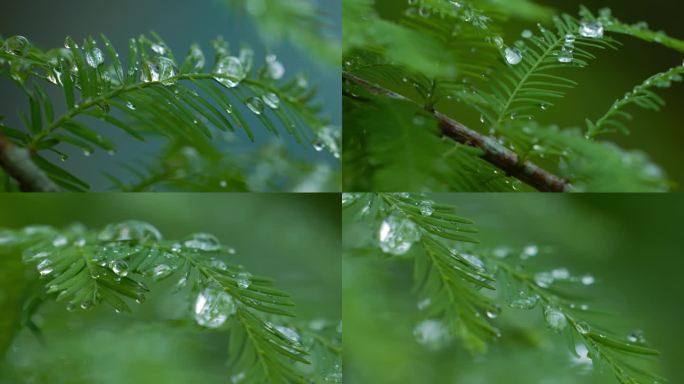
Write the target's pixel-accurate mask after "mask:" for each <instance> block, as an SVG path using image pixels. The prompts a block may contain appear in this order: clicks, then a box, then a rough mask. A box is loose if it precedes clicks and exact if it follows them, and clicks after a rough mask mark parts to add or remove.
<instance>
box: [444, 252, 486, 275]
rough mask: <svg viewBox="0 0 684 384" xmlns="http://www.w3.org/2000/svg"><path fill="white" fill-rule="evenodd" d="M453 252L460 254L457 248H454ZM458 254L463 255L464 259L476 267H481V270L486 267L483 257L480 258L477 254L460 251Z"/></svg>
mask: <svg viewBox="0 0 684 384" xmlns="http://www.w3.org/2000/svg"><path fill="white" fill-rule="evenodd" d="M451 252H452V253H454V254H458V253H457V252H456V251H455V250H452V251H451ZM458 255H459V256H461V258H462V259H464V260H465V261H467V262H468V264H470V265H472V266H473V267H475V268H476V269H480V270H484V269H485V264H484V261H482V259H480V257H478V256H476V255H472V254H469V253H460V254H458Z"/></svg>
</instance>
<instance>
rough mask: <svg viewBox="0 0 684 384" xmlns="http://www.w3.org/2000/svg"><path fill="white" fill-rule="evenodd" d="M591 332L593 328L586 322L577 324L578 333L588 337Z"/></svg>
mask: <svg viewBox="0 0 684 384" xmlns="http://www.w3.org/2000/svg"><path fill="white" fill-rule="evenodd" d="M590 331H591V326H589V324H588V323H587V322H586V321H580V322H579V323H577V332H579V333H581V334H583V335H586V334H587V333H589V332H590Z"/></svg>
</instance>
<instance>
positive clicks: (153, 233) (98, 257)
mask: <svg viewBox="0 0 684 384" xmlns="http://www.w3.org/2000/svg"><path fill="white" fill-rule="evenodd" d="M85 232H86V229H85V227H83V226H82V225H74V226H72V227H70V229H69V234H68V235H64V234H59V233H58V232H57V231H56V230H54V229H53V228H51V227H46V226H32V227H26V228H25V229H24V230H23V233H24V235H37V234H40V235H51V236H53V238H52V240H51V241H50V242H49V244H48V247H45V246H41V247H40V249H30V248H29V249H28V250H26V251H25V252H24V260H25V261H37V260H41V261H40V262H39V263H38V266H37V270H38V273H39V274H40V276H41V277H48V276H50V275H51V274H52V273H53V272H54V268H53V265H52V263H51V261H50V260H49V259H48V258H47V257H48V256H49V255H50V254H51V252H59V251H60V250H64V249H65V248H66V247H68V246H74V247H85V246H87V245H88V244H87V243H88V241H87V240H86V238H85V237H84V236H81V235H83V234H85ZM74 234H77V235H74ZM14 238H15V235H13V234H9V233H5V232H2V233H0V245H5V244H9V243H11V242H12V241H13V240H14ZM96 239H97V243H98V246H97V247H96V248H94V255H93V257H92V261H93V262H94V263H97V265H99V266H100V267H103V268H108V269H110V270H111V271H112V272H113V273H114V274H115V275H116V276H117V280H120V279H121V278H124V277H126V276H128V274H129V265H128V262H127V261H126V260H125V258H126V256H127V255H128V253H127V252H131V251H132V252H137V251H139V250H140V249H137V250H136V248H135V247H133V248H130V249H129V248H128V247H121V248H119V247H117V245H120V244H122V242H127V241H140V242H148V241H152V242H155V243H157V242H160V241H161V240H162V235H161V232H160V231H159V230H158V229H157V228H155V227H154V226H153V225H151V224H149V223H146V222H142V221H136V220H129V221H125V222H121V223H116V224H110V225H108V226H107V227H105V228H104V229H103V230H102V231H100V232H99V233H98V234H97V236H96ZM103 243H104V245H103ZM169 250H170V253H167V254H166V255H165V257H164V259H165V260H166V261H165V262H162V263H159V264H157V265H154V266H152V267H151V270H150V271H149V275H150V276H151V277H153V278H154V279H155V280H159V279H162V278H164V277H167V276H169V275H170V274H171V273H173V272H174V271H175V270H176V269H177V268H178V265H177V264H176V263H174V260H175V259H176V256H175V255H174V254H175V253H178V252H181V251H189V252H216V251H225V252H227V253H228V254H235V249H234V248H232V247H225V246H224V245H222V244H221V243H220V241H219V240H218V239H217V238H216V237H215V236H214V235H212V234H209V233H195V234H192V235H190V236H188V237H187V238H186V239H184V240H183V241H180V242H175V243H172V244H171V245H170V247H169ZM105 253H106V254H107V255H108V256H105V255H104V254H105ZM112 253H113V254H114V255H115V256H116V257H117V258H116V259H111V256H112ZM108 258H109V259H110V260H107V259H108ZM167 261H168V262H167ZM208 265H209V266H210V267H212V268H215V269H218V270H224V271H225V270H228V266H227V265H226V264H225V262H223V261H222V260H219V259H216V258H209V259H208ZM146 272H147V271H146ZM95 277H97V276H95ZM234 277H235V284H236V286H237V287H238V288H240V289H248V288H249V287H250V286H251V285H252V275H251V274H250V273H249V272H246V271H240V272H238V273H237V274H236V275H235V276H234ZM187 283H188V278H187V275H186V276H183V277H181V278H180V279H179V280H178V282H177V283H176V285H175V288H176V290H178V289H181V288H183V287H185V286H186V285H187ZM143 300H144V297H142V296H141V297H139V298H138V299H136V302H138V303H142V302H143ZM93 305H94V303H93V302H92V301H89V300H86V301H83V302H82V303H80V305H77V304H76V303H73V302H71V303H69V304H67V310H68V311H74V310H75V309H76V308H77V306H80V308H82V309H89V308H91V307H92V306H93ZM236 311H237V303H236V301H235V299H234V298H233V297H232V296H231V295H229V294H228V293H227V292H226V291H225V290H224V289H223V288H221V287H219V286H214V285H207V286H205V287H204V288H203V289H202V290H201V291H200V292H199V293H198V294H197V296H196V298H195V300H194V304H193V307H192V315H193V317H194V319H195V321H196V322H197V324H198V325H200V326H202V327H206V328H220V327H221V326H222V325H223V324H225V322H226V321H227V320H228V319H229V318H230V317H231V316H232V315H234V314H235V313H236ZM330 324H331V323H330V322H329V321H328V320H325V319H322V318H318V319H314V320H311V321H310V322H309V325H308V328H309V329H310V330H311V331H314V332H318V331H321V330H323V329H324V328H328V327H330V326H331V325H330ZM266 326H267V327H268V328H269V330H270V331H271V332H277V333H279V334H280V335H282V336H283V337H285V338H287V339H288V340H290V341H291V342H293V343H295V344H298V345H304V344H305V343H304V341H305V340H303V337H302V336H301V335H300V334H299V332H298V331H297V330H296V329H294V328H292V327H288V326H284V325H273V324H272V323H270V322H266ZM332 327H333V328H335V329H336V332H337V334H338V337H340V338H341V336H339V335H341V333H342V322H341V321H340V322H339V323H338V324H337V326H336V327H335V325H334V324H332ZM309 342H312V341H311V340H309V341H306V343H309ZM341 375H342V373H341V365H339V364H336V365H335V366H334V367H333V368H332V369H331V370H330V372H328V373H327V374H326V380H327V381H329V382H341ZM245 378H246V375H245V373H244V372H240V373H236V374H234V375H233V376H232V377H231V382H233V383H238V382H241V381H243V380H244V379H245Z"/></svg>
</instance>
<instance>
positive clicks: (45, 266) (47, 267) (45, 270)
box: [36, 259, 54, 276]
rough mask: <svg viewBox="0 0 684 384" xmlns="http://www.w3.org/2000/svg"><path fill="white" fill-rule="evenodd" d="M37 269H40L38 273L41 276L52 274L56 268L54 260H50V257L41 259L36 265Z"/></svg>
mask: <svg viewBox="0 0 684 384" xmlns="http://www.w3.org/2000/svg"><path fill="white" fill-rule="evenodd" d="M36 269H38V273H39V274H40V275H41V276H47V275H49V274H51V273H52V271H54V269H53V268H52V261H50V260H49V259H45V260H43V261H41V262H40V263H39V264H38V266H37V267H36Z"/></svg>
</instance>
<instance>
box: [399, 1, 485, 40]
mask: <svg viewBox="0 0 684 384" xmlns="http://www.w3.org/2000/svg"><path fill="white" fill-rule="evenodd" d="M408 5H409V7H408V8H407V9H406V11H405V14H406V15H407V16H409V17H413V16H420V17H424V18H430V17H440V18H444V17H450V18H457V19H459V20H461V21H463V22H466V23H468V24H470V25H472V26H473V27H474V28H476V29H481V30H486V29H487V28H489V23H490V22H491V21H492V19H491V18H490V17H489V16H487V15H485V14H484V13H482V12H481V11H480V10H478V9H476V8H473V7H472V6H470V5H469V4H467V2H465V1H457V0H449V1H445V2H444V3H443V4H439V3H433V4H424V3H423V1H421V0H408ZM455 33H456V32H455Z"/></svg>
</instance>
